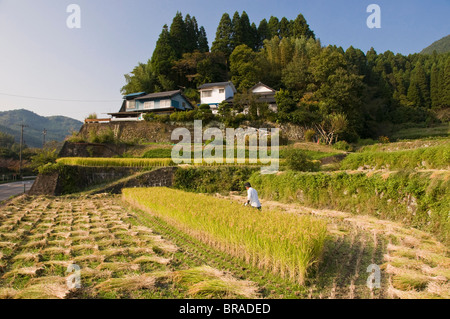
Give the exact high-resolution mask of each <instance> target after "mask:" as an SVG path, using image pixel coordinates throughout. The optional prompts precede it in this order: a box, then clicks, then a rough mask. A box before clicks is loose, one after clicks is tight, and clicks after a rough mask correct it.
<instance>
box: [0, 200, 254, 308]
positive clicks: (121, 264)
mask: <svg viewBox="0 0 450 319" xmlns="http://www.w3.org/2000/svg"><path fill="white" fill-rule="evenodd" d="M132 218H133V216H132V215H131V214H130V213H129V212H127V211H126V210H124V209H123V208H122V207H121V206H119V205H117V203H116V201H115V200H114V198H111V197H105V196H103V195H100V196H98V195H97V196H93V197H85V198H81V199H80V198H77V199H75V198H45V197H38V198H34V199H33V200H31V199H28V200H26V199H24V198H23V197H22V198H21V199H16V200H15V201H13V202H11V203H9V204H8V205H7V206H6V207H3V208H2V209H1V211H0V225H1V226H0V276H1V277H0V298H19V299H20V298H24V299H28V298H32V299H38V298H164V297H178V298H191V297H200V296H201V297H233V298H240V297H246V298H254V297H257V296H258V293H257V287H256V285H255V284H254V283H252V282H249V281H245V280H237V279H235V278H233V276H231V275H230V274H229V273H227V272H223V271H220V270H218V269H215V268H212V267H209V266H206V265H203V264H202V265H200V264H196V265H195V266H194V267H189V266H188V265H187V264H186V263H179V262H176V261H175V260H174V255H175V254H176V253H177V251H178V250H179V247H177V246H176V245H174V244H173V243H172V242H170V241H168V240H165V239H163V238H162V237H161V236H160V235H157V234H155V233H154V232H153V231H152V229H150V228H148V227H145V226H142V225H133V224H131V223H130V222H129V221H130V219H132ZM71 265H76V266H78V267H79V268H76V269H80V272H79V275H80V278H79V279H80V283H81V288H79V289H76V287H74V286H73V284H74V283H76V281H75V278H74V276H75V275H76V274H77V273H75V272H68V270H73V269H74V268H75V267H76V266H75V267H74V266H71ZM69 267H71V268H69ZM67 279H69V285H68V284H67ZM211 287H213V288H211ZM71 288H72V289H71Z"/></svg>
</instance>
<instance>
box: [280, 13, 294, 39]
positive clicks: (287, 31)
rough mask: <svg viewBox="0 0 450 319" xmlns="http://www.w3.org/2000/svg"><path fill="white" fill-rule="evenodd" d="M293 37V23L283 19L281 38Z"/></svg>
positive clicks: (281, 22)
mask: <svg viewBox="0 0 450 319" xmlns="http://www.w3.org/2000/svg"><path fill="white" fill-rule="evenodd" d="M291 35H292V34H291V21H289V20H288V19H286V18H285V17H283V18H282V19H281V21H280V37H282V38H287V37H290V36H291Z"/></svg>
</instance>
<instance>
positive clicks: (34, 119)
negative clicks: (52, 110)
mask: <svg viewBox="0 0 450 319" xmlns="http://www.w3.org/2000/svg"><path fill="white" fill-rule="evenodd" d="M20 124H25V125H27V126H28V127H26V128H25V129H24V133H23V135H24V143H25V144H26V145H28V146H29V147H42V141H43V133H42V132H43V131H44V129H45V130H46V131H47V134H46V137H45V140H46V141H58V142H60V141H63V140H64V139H65V138H66V136H67V135H69V134H71V132H72V131H77V132H78V131H79V129H80V127H81V126H82V125H83V123H82V122H80V121H78V120H75V119H72V118H70V117H66V116H48V117H45V116H40V115H38V114H36V113H34V112H31V111H28V110H25V109H21V110H12V111H4V112H0V132H4V133H8V134H11V135H13V136H14V137H15V140H16V143H19V142H20V130H21V128H20Z"/></svg>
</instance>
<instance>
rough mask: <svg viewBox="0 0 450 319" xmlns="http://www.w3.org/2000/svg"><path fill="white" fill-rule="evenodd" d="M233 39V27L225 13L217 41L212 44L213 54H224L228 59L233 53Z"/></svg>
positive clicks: (221, 20)
mask: <svg viewBox="0 0 450 319" xmlns="http://www.w3.org/2000/svg"><path fill="white" fill-rule="evenodd" d="M232 37H233V25H232V22H231V19H230V16H229V15H228V13H224V14H223V15H222V18H221V19H220V22H219V26H218V27H217V31H216V39H215V40H214V42H213V44H212V47H211V52H222V53H223V54H224V55H225V57H226V58H227V59H228V58H229V57H230V54H231V52H233V47H232Z"/></svg>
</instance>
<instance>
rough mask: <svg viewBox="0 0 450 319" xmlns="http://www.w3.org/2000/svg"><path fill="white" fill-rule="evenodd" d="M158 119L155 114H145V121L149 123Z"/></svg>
mask: <svg viewBox="0 0 450 319" xmlns="http://www.w3.org/2000/svg"><path fill="white" fill-rule="evenodd" d="M155 119H156V115H155V113H145V114H144V120H145V121H147V122H151V121H154V120H155Z"/></svg>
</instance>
